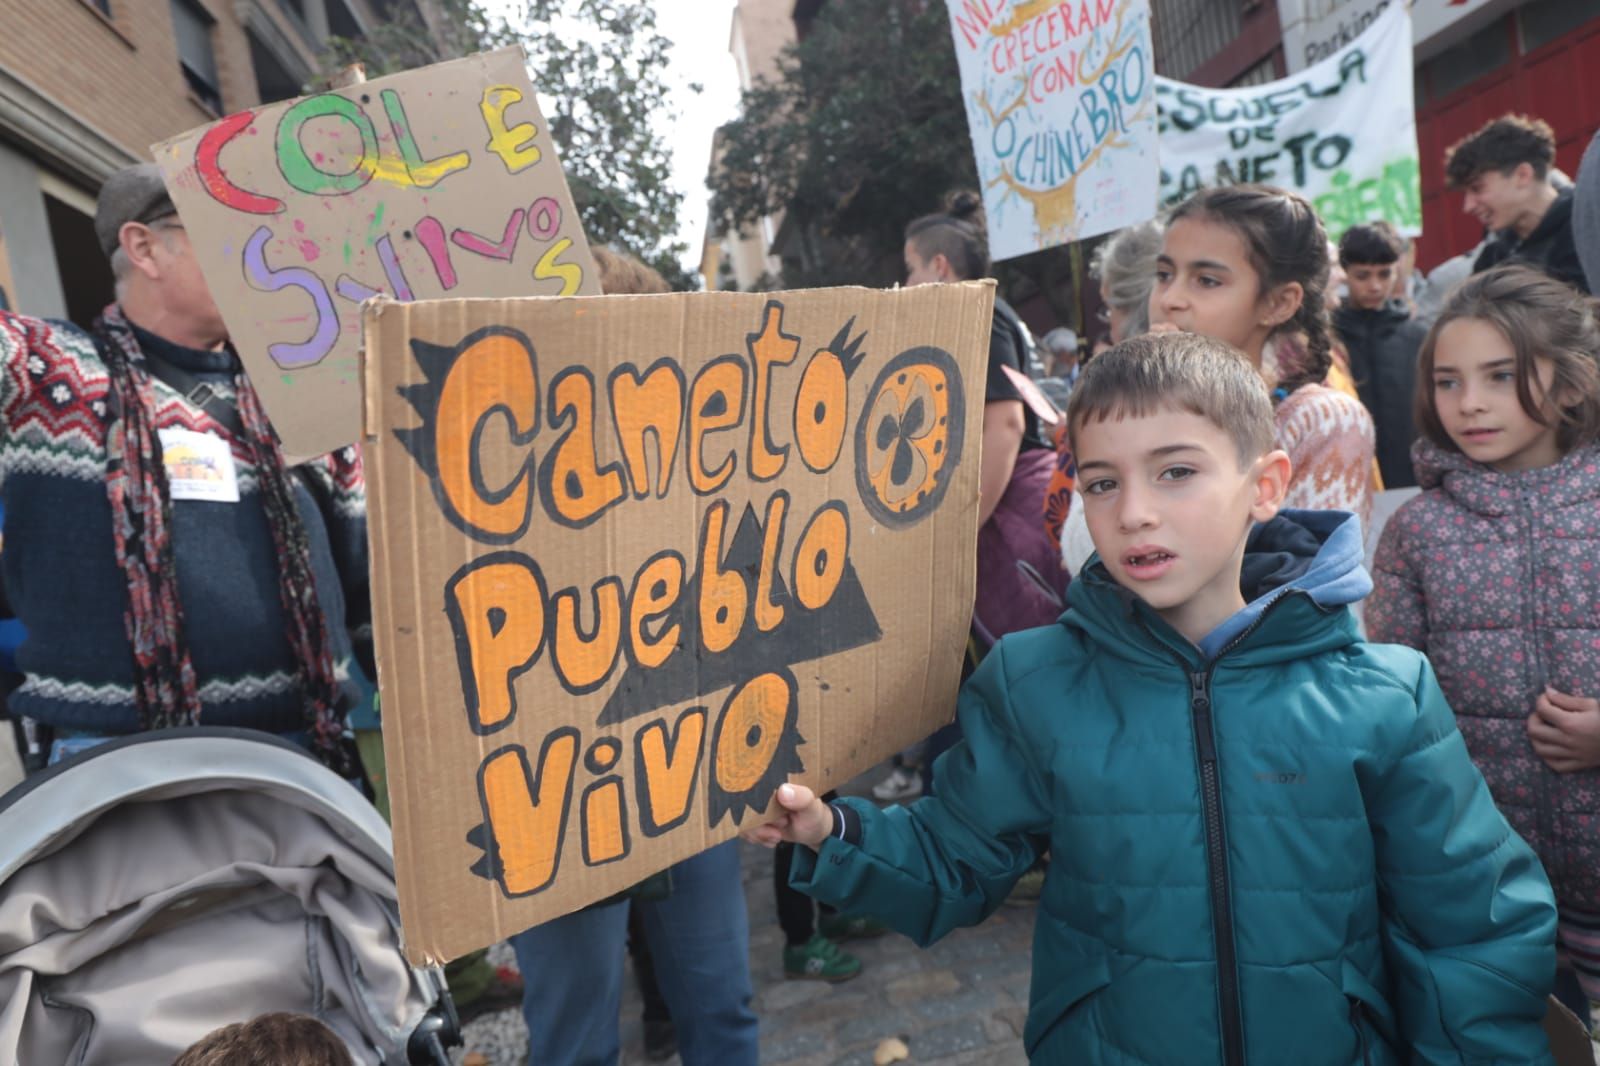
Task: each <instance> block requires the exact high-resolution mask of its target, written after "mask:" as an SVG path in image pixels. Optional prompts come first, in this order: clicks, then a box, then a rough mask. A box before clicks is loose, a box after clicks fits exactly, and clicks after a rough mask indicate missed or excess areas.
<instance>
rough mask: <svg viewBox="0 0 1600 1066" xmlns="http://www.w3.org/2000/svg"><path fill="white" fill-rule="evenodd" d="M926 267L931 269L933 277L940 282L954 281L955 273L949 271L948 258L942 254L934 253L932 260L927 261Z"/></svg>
mask: <svg viewBox="0 0 1600 1066" xmlns="http://www.w3.org/2000/svg"><path fill="white" fill-rule="evenodd" d="M928 266H930V267H932V268H933V273H934V276H935V277H937V278H938V279H939V280H940V281H955V280H957V278H956V272H955V271H954V270H952V269H950V258H949V257H948V256H946V255H945V254H944V253H943V252H934V253H933V258H932V259H930V260H928Z"/></svg>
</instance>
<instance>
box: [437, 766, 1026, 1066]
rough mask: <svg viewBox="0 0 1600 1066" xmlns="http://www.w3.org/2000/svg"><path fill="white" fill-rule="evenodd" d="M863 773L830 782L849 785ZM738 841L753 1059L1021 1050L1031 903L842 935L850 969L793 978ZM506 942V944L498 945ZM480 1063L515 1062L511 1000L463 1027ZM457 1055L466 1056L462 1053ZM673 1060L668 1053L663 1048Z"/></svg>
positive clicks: (632, 1054)
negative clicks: (921, 934)
mask: <svg viewBox="0 0 1600 1066" xmlns="http://www.w3.org/2000/svg"><path fill="white" fill-rule="evenodd" d="M878 776H879V775H878V774H877V773H876V772H875V773H869V774H866V775H863V777H862V778H860V779H858V780H857V781H855V782H853V783H852V787H847V788H845V789H842V790H841V791H844V792H847V793H855V794H860V793H862V792H864V791H865V789H866V788H867V787H869V786H870V785H871V784H872V782H873V781H876V780H877V779H878ZM740 847H741V848H742V849H743V865H744V886H745V900H746V903H747V905H748V906H749V908H750V974H751V977H752V979H753V980H754V983H755V990H756V1000H755V1010H756V1014H757V1015H758V1016H759V1017H760V1019H761V1061H762V1062H763V1063H770V1064H772V1066H871V1063H872V1060H873V1053H874V1051H876V1050H877V1048H878V1046H879V1044H880V1043H881V1042H882V1041H883V1040H885V1039H889V1038H899V1039H901V1040H903V1041H904V1042H905V1044H906V1046H907V1047H908V1049H909V1050H910V1053H911V1056H910V1058H909V1059H908V1060H905V1061H909V1062H914V1063H928V1064H938V1066H967V1064H974V1066H976V1064H978V1063H983V1064H986V1066H987V1064H994V1066H1012V1064H1021V1063H1025V1062H1026V1061H1027V1058H1026V1056H1025V1055H1024V1054H1023V1051H1022V1024H1023V1020H1024V1018H1025V1017H1026V1015H1027V1005H1028V967H1029V960H1030V946H1031V943H1032V937H1033V918H1034V906H1033V905H1032V904H1029V905H1026V906H1013V905H1007V906H1004V907H1002V908H1000V910H999V911H998V912H997V913H996V914H995V915H994V916H993V917H991V918H990V919H989V920H988V921H987V922H985V923H984V924H983V925H981V926H979V927H978V928H975V929H962V930H958V931H957V932H955V933H953V934H952V935H950V936H948V937H946V938H945V939H944V940H942V941H940V942H939V943H938V944H935V945H934V946H933V947H931V948H929V949H927V950H925V951H924V950H922V949H919V948H918V947H917V946H916V945H915V944H913V943H912V942H911V941H909V940H907V939H906V938H905V937H902V936H899V935H897V934H894V933H890V934H887V935H885V936H882V937H878V938H876V939H872V940H852V941H848V942H846V944H845V947H846V949H847V950H848V951H850V952H851V953H853V954H855V955H856V956H858V957H859V958H860V959H861V962H862V971H861V975H860V976H859V977H857V978H855V979H854V980H851V981H846V982H844V983H842V984H828V983H826V982H823V981H794V980H788V979H786V978H785V977H784V975H783V958H782V956H783V933H782V932H781V931H780V930H779V928H778V920H777V912H776V904H775V903H774V900H773V893H772V853H771V852H769V851H766V850H765V849H763V848H759V847H755V846H753V845H748V844H741V845H740ZM509 954H510V953H509V951H506V952H505V955H506V956H509ZM639 1012H640V1003H639V997H638V993H637V991H636V989H635V987H634V984H633V981H632V977H631V975H630V976H629V978H628V980H627V982H626V983H625V985H624V997H623V1008H622V1023H621V1024H622V1040H623V1053H622V1061H623V1063H624V1064H626V1066H634V1064H642V1063H644V1062H645V1061H646V1060H645V1057H644V1046H643V1031H642V1025H641V1022H640V1020H639ZM467 1035H468V1043H467V1050H468V1051H469V1052H477V1053H478V1054H479V1055H482V1056H483V1058H482V1059H474V1060H471V1061H473V1062H477V1063H479V1064H480V1066H484V1064H487V1066H523V1064H524V1063H526V1062H527V1036H526V1033H525V1031H524V1029H523V1026H522V1020H521V1017H520V1015H519V1013H518V1012H517V1011H504V1012H501V1013H500V1014H498V1015H491V1016H486V1017H484V1018H481V1019H479V1020H477V1021H475V1022H473V1023H472V1025H470V1026H469V1027H468V1031H467ZM456 1061H457V1062H463V1061H467V1060H466V1059H465V1058H464V1057H463V1056H462V1055H461V1054H458V1055H457V1056H456ZM668 1061H669V1062H670V1063H677V1062H678V1060H677V1059H676V1058H673V1059H670V1060H668Z"/></svg>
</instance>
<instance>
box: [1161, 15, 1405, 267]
mask: <svg viewBox="0 0 1600 1066" xmlns="http://www.w3.org/2000/svg"><path fill="white" fill-rule="evenodd" d="M1411 86H1412V81H1411V24H1410V20H1409V16H1408V15H1407V14H1406V9H1405V5H1403V4H1396V5H1395V6H1394V7H1392V8H1390V9H1389V10H1388V11H1385V12H1384V13H1383V14H1382V15H1381V16H1380V17H1379V18H1378V19H1377V21H1375V22H1374V23H1373V24H1372V26H1371V27H1370V28H1369V29H1368V30H1367V32H1366V33H1363V34H1362V35H1361V37H1360V38H1359V39H1358V40H1356V41H1355V42H1354V43H1352V44H1351V45H1349V46H1348V47H1346V48H1343V49H1340V50H1339V51H1338V52H1336V53H1335V54H1334V55H1332V56H1330V57H1328V58H1327V59H1325V60H1323V61H1322V62H1321V63H1318V64H1317V65H1315V66H1313V67H1311V68H1310V69H1308V70H1305V71H1302V72H1301V73H1299V74H1296V75H1293V76H1292V77H1288V78H1284V79H1282V80H1280V81H1274V82H1268V83H1266V84H1265V85H1252V86H1249V87H1248V88H1244V89H1203V88H1201V87H1200V86H1198V85H1186V84H1184V83H1183V82H1178V81H1172V80H1170V79H1167V78H1157V79H1156V99H1157V101H1158V102H1159V104H1160V110H1161V201H1162V203H1163V205H1170V204H1175V203H1179V202H1181V201H1182V200H1185V199H1187V198H1188V197H1190V196H1191V195H1193V194H1194V193H1195V192H1196V191H1198V190H1199V189H1200V188H1201V187H1202V186H1205V185H1233V184H1243V183H1246V182H1261V183H1263V184H1267V185H1277V186H1279V187H1281V188H1285V189H1289V190H1292V191H1294V192H1298V193H1300V194H1301V195H1302V196H1304V197H1305V198H1306V199H1308V200H1310V201H1311V202H1312V204H1314V205H1315V206H1316V209H1317V213H1318V214H1319V215H1321V216H1322V222H1323V225H1325V226H1326V227H1327V229H1328V236H1329V237H1330V238H1332V239H1333V240H1338V239H1339V237H1340V235H1341V234H1343V233H1344V231H1345V230H1347V229H1349V228H1350V227H1351V226H1353V225H1355V224H1356V223H1358V222H1367V221H1370V220H1373V219H1386V220H1388V221H1389V222H1391V223H1393V224H1394V226H1395V228H1396V229H1398V230H1399V231H1400V232H1401V233H1404V234H1407V235H1409V236H1416V235H1417V234H1419V233H1421V232H1422V186H1421V171H1420V170H1419V169H1418V164H1417V116H1416V112H1415V111H1414V110H1413V108H1412V106H1411Z"/></svg>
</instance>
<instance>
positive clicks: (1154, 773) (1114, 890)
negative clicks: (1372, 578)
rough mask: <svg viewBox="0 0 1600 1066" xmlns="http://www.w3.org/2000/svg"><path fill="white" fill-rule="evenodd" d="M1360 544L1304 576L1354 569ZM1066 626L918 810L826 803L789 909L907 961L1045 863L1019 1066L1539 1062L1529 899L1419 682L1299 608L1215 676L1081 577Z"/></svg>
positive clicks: (1536, 937)
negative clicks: (1029, 1065) (875, 923)
mask: <svg viewBox="0 0 1600 1066" xmlns="http://www.w3.org/2000/svg"><path fill="white" fill-rule="evenodd" d="M1291 514H1294V513H1293V512H1291ZM1317 517H1319V516H1312V515H1308V514H1303V513H1302V514H1301V515H1300V518H1301V519H1302V520H1304V519H1312V518H1317ZM1320 517H1321V518H1324V519H1330V518H1331V517H1332V516H1331V515H1324V516H1320ZM1279 521H1283V519H1280V520H1279ZM1354 523H1355V520H1354V519H1353V518H1352V519H1349V525H1348V526H1346V527H1340V528H1337V529H1333V528H1330V525H1331V523H1329V522H1326V521H1323V522H1310V523H1309V524H1310V525H1311V526H1320V527H1321V528H1317V529H1312V530H1310V532H1313V533H1314V535H1315V537H1316V538H1317V539H1318V540H1320V541H1321V542H1322V547H1321V549H1320V550H1319V551H1318V554H1317V558H1316V559H1315V560H1314V562H1313V563H1312V565H1311V566H1310V567H1309V570H1310V571H1312V572H1315V573H1320V574H1321V576H1322V578H1323V579H1324V580H1326V579H1328V578H1329V577H1330V576H1331V577H1332V579H1333V580H1334V581H1338V580H1340V579H1341V575H1340V573H1339V571H1340V570H1341V569H1342V568H1343V569H1350V568H1359V566H1360V555H1361V553H1360V538H1359V532H1358V529H1357V528H1356V527H1355V525H1354ZM1352 538H1353V543H1354V547H1353V549H1352V547H1351V541H1352ZM1335 542H1338V543H1337V544H1336V543H1335ZM1330 557H1333V558H1331V560H1330ZM1330 562H1331V566H1330ZM1248 569H1249V568H1248V567H1247V570H1248ZM1300 569H1301V574H1302V577H1304V576H1306V571H1307V569H1308V568H1307V567H1301V568H1300ZM1330 569H1331V570H1332V571H1333V573H1332V574H1331V575H1330V573H1329V571H1330ZM1351 573H1355V571H1354V570H1353V569H1351ZM1344 576H1345V577H1348V576H1350V575H1349V574H1346V575H1344ZM1356 576H1358V577H1359V579H1360V584H1361V590H1362V591H1365V589H1366V588H1367V587H1370V586H1369V585H1368V584H1367V583H1366V579H1365V575H1364V574H1356ZM1302 584H1303V583H1302ZM1347 584H1348V582H1347ZM1249 591H1260V590H1259V589H1258V590H1247V599H1248V598H1249V595H1248V592H1249ZM1326 602H1327V600H1326V598H1324V600H1323V603H1324V604H1326ZM1071 603H1072V608H1071V610H1069V611H1068V612H1067V613H1066V615H1064V616H1063V617H1062V619H1061V621H1060V623H1058V624H1057V625H1054V626H1050V627H1046V628H1042V629H1034V630H1028V631H1025V632H1022V633H1017V634H1013V635H1012V636H1010V637H1007V638H1005V639H1004V640H1002V641H1001V642H1000V643H999V644H998V645H997V646H996V648H995V649H994V651H993V652H991V653H990V655H989V657H988V658H987V659H986V660H985V661H984V663H983V665H982V666H981V667H980V668H979V670H978V672H977V673H976V674H975V675H974V677H973V678H972V680H971V681H970V682H969V683H968V685H967V686H966V688H965V690H964V691H963V693H962V696H961V702H960V718H961V725H962V728H963V730H964V731H965V741H964V743H962V744H960V745H958V746H957V747H956V748H954V749H952V750H951V751H950V752H949V753H948V754H947V755H945V756H944V757H943V758H942V759H941V760H940V762H939V763H938V764H937V766H936V783H937V786H938V795H937V796H936V797H934V798H929V799H924V800H922V801H920V802H918V803H916V804H914V805H912V806H910V807H897V808H891V809H889V810H883V811H880V810H878V809H877V808H875V807H873V806H872V805H871V804H867V803H863V802H859V801H847V802H849V803H850V804H851V806H850V809H849V811H848V812H842V813H843V815H844V816H843V817H841V818H840V819H839V822H840V824H841V826H842V827H843V828H844V830H845V831H846V837H847V838H846V839H832V838H830V839H829V840H827V841H826V842H824V844H823V845H822V847H821V849H820V851H819V852H812V851H810V850H808V849H804V848H801V849H797V851H796V855H795V865H794V870H793V873H792V876H791V880H792V882H793V883H794V884H795V886H796V887H798V888H801V889H802V890H804V891H806V892H808V893H809V894H811V895H813V896H815V897H817V898H818V899H821V900H823V901H825V902H829V903H833V904H836V905H838V906H840V907H841V908H847V909H849V910H853V911H864V912H868V913H871V914H874V915H877V916H879V917H880V918H882V919H884V920H885V921H887V922H889V924H891V925H892V926H894V927H895V928H896V929H898V930H900V931H901V932H903V933H905V934H906V935H908V936H911V937H913V938H914V939H916V940H917V941H918V942H920V943H924V944H926V943H928V942H930V941H933V940H936V939H938V938H939V937H940V936H943V935H944V934H945V933H946V932H948V931H949V930H951V929H952V928H954V927H956V926H962V925H973V924H976V923H977V922H980V921H982V920H983V919H984V917H986V916H987V915H988V914H989V913H991V912H992V911H993V910H994V908H995V907H997V906H998V905H999V904H1000V903H1001V901H1002V900H1004V899H1005V897H1006V894H1007V893H1008V892H1009V890H1010V889H1011V887H1012V885H1013V884H1014V883H1015V882H1016V880H1017V878H1018V877H1020V876H1021V875H1022V873H1023V872H1024V871H1025V870H1027V869H1028V868H1029V866H1030V865H1031V864H1032V863H1033V861H1034V859H1035V858H1036V857H1037V856H1038V855H1039V854H1040V853H1041V852H1043V851H1044V850H1045V849H1047V848H1048V850H1049V852H1050V866H1049V872H1048V874H1047V876H1046V879H1045V885H1044V892H1043V896H1042V898H1041V900H1040V905H1039V912H1038V920H1037V925H1036V928H1035V933H1034V947H1033V985H1032V994H1031V1002H1030V1005H1029V1011H1028V1021H1027V1027H1026V1031H1025V1033H1024V1041H1025V1044H1026V1047H1027V1050H1028V1054H1029V1056H1030V1058H1031V1059H1032V1060H1033V1061H1035V1062H1041V1063H1049V1064H1056V1063H1060V1064H1096V1063H1104V1064H1117V1066H1123V1064H1132V1063H1182V1064H1194V1063H1224V1064H1226V1066H1240V1064H1244V1063H1249V1064H1252V1066H1282V1064H1288V1063H1293V1064H1301V1063H1363V1062H1365V1063H1397V1062H1427V1063H1490V1062H1493V1063H1528V1062H1547V1061H1549V1050H1548V1047H1547V1044H1546V1040H1545V1036H1544V1033H1543V1030H1542V1029H1541V1026H1540V1021H1541V1019H1542V1017H1543V1015H1544V1009H1545V996H1546V994H1547V993H1548V991H1549V987H1550V984H1551V981H1552V977H1553V974H1554V970H1555V952H1554V939H1555V908H1554V903H1553V901H1552V898H1551V893H1550V886H1549V884H1548V882H1547V881H1546V880H1545V877H1544V873H1543V871H1542V870H1541V869H1540V867H1539V864H1538V862H1537V860H1536V859H1535V858H1534V856H1533V854H1532V853H1531V852H1530V851H1529V849H1528V847H1527V846H1526V845H1525V844H1524V843H1523V842H1522V840H1521V839H1520V838H1519V837H1517V836H1516V834H1514V833H1513V832H1512V831H1511V830H1510V828H1509V827H1508V826H1507V824H1506V821H1505V819H1504V818H1502V817H1501V816H1500V814H1499V812H1498V811H1497V810H1496V809H1495V807H1494V804H1493V802H1492V801H1491V800H1490V797H1489V793H1488V790H1487V789H1486V788H1485V786H1484V783H1483V779H1482V778H1481V777H1480V776H1479V774H1478V771H1477V770H1476V769H1475V768H1474V767H1473V765H1472V761H1471V759H1470V758H1469V757H1468V755H1467V752H1466V748H1465V746H1464V745H1463V743H1462V740H1461V736H1460V734H1459V733H1457V732H1456V727H1455V719H1454V716H1453V715H1452V714H1451V713H1450V708H1449V707H1448V706H1447V705H1446V703H1445V701H1444V698H1443V696H1442V695H1441V694H1440V692H1439V688H1438V685H1437V684H1436V682H1435V681H1434V677H1433V673H1432V671H1431V670H1430V669H1429V667H1428V664H1427V661H1426V660H1425V659H1424V658H1423V657H1422V656H1421V655H1419V654H1418V653H1417V652H1415V651H1413V650H1411V649H1408V648H1400V647H1394V646H1387V645H1369V644H1366V643H1364V642H1363V641H1362V640H1360V639H1359V637H1358V636H1357V632H1356V626H1355V622H1354V620H1353V619H1352V618H1351V616H1350V613H1349V611H1348V609H1347V608H1346V607H1343V606H1337V607H1332V608H1330V607H1328V606H1325V605H1319V603H1318V601H1317V598H1316V595H1315V590H1311V591H1307V590H1306V589H1305V588H1304V587H1301V586H1297V585H1295V584H1294V583H1292V582H1291V584H1289V585H1287V586H1284V587H1280V588H1278V589H1276V590H1269V591H1267V592H1266V594H1265V595H1263V596H1262V597H1261V598H1260V599H1258V600H1256V601H1255V603H1254V604H1253V605H1252V609H1251V611H1250V612H1247V613H1246V615H1245V617H1244V621H1243V625H1242V628H1240V629H1239V631H1238V632H1237V633H1236V635H1234V636H1233V637H1232V638H1231V640H1230V641H1229V642H1228V644H1227V645H1226V647H1224V648H1223V649H1222V651H1221V653H1220V654H1219V655H1218V656H1217V657H1216V658H1215V659H1213V660H1211V661H1209V662H1208V661H1204V660H1203V659H1202V657H1201V654H1200V652H1199V651H1198V650H1197V649H1196V648H1195V647H1194V646H1193V645H1191V644H1189V643H1188V642H1187V641H1185V640H1184V639H1183V638H1182V637H1181V636H1180V635H1179V634H1178V633H1177V632H1176V631H1174V630H1173V629H1171V628H1170V627H1168V626H1167V625H1166V624H1165V623H1164V622H1163V621H1162V620H1161V619H1160V618H1159V616H1157V615H1156V614H1155V612H1154V611H1152V610H1151V609H1150V608H1149V607H1148V606H1147V605H1145V604H1144V603H1143V602H1142V601H1140V600H1137V599H1135V598H1133V597H1132V596H1131V595H1129V594H1128V593H1126V592H1124V591H1123V590H1122V589H1121V588H1119V587H1118V586H1117V585H1116V584H1114V583H1113V582H1112V581H1111V579H1110V578H1109V576H1108V575H1107V573H1106V571H1105V569H1104V567H1103V566H1101V564H1100V563H1099V562H1098V560H1096V561H1094V562H1093V563H1092V564H1091V565H1090V566H1089V567H1087V568H1086V570H1085V574H1084V576H1083V578H1082V579H1080V580H1079V581H1078V582H1076V583H1074V584H1073V586H1072V589H1071ZM1237 621H1239V620H1236V622H1237ZM855 815H859V824H854V823H855V822H856V819H855V817H854V816H855Z"/></svg>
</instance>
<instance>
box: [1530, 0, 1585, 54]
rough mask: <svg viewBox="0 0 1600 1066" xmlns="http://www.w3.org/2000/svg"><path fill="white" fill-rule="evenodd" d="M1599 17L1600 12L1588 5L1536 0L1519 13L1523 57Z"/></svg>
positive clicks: (1558, 0)
mask: <svg viewBox="0 0 1600 1066" xmlns="http://www.w3.org/2000/svg"><path fill="white" fill-rule="evenodd" d="M1597 14H1600V12H1597V11H1596V10H1595V9H1594V8H1593V7H1590V6H1589V5H1588V4H1578V3H1573V0H1535V2H1534V3H1531V4H1529V5H1528V6H1526V7H1524V8H1521V9H1520V10H1519V11H1518V12H1517V28H1518V29H1519V30H1521V31H1522V51H1523V54H1527V53H1528V52H1533V51H1537V50H1538V49H1540V48H1543V47H1544V46H1545V45H1547V44H1550V43H1551V42H1552V41H1554V40H1556V39H1557V38H1558V37H1562V36H1564V35H1565V34H1568V33H1572V32H1574V31H1576V30H1577V29H1578V27H1580V26H1582V25H1583V24H1584V23H1585V22H1588V21H1589V20H1590V19H1592V18H1594V17H1595V16H1596V15H1597Z"/></svg>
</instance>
